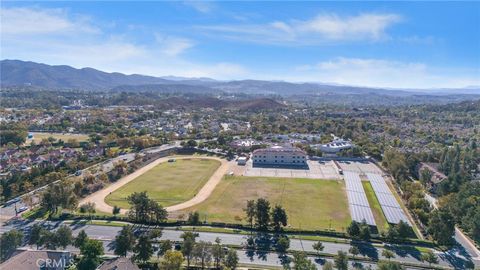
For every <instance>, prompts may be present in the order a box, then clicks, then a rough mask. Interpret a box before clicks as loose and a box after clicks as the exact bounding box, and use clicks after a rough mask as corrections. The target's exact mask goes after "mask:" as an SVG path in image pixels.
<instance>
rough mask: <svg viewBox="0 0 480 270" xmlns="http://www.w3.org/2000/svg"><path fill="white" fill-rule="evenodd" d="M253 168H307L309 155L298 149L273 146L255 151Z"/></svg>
mask: <svg viewBox="0 0 480 270" xmlns="http://www.w3.org/2000/svg"><path fill="white" fill-rule="evenodd" d="M252 160H253V166H254V167H255V166H275V167H277V166H278V167H281V166H285V167H291V166H298V167H306V166H307V154H306V153H305V151H303V150H301V149H298V148H296V147H282V146H273V147H270V148H265V149H257V150H255V151H253V156H252Z"/></svg>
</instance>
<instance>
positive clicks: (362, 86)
mask: <svg viewBox="0 0 480 270" xmlns="http://www.w3.org/2000/svg"><path fill="white" fill-rule="evenodd" d="M2 61H22V62H26V63H34V64H40V65H47V66H52V67H61V66H67V67H70V68H74V69H77V70H82V69H95V70H96V71H100V72H105V73H108V74H123V75H127V76H131V75H139V76H151V77H156V78H161V79H165V80H170V81H172V82H176V81H178V82H182V81H188V80H192V81H194V80H207V81H208V80H211V81H215V82H234V81H268V82H282V83H291V84H318V85H331V86H345V87H356V88H370V89H378V90H387V91H406V92H408V91H417V92H425V93H428V92H430V91H442V90H455V89H458V90H469V89H473V90H477V89H480V85H468V86H465V87H456V88H392V87H376V86H364V85H352V84H339V83H331V82H313V81H297V82H294V81H285V80H259V79H250V78H243V79H232V80H218V79H215V78H209V77H182V76H175V75H161V76H152V75H145V74H140V73H123V72H119V71H111V72H110V71H103V70H99V69H96V68H92V67H79V68H76V67H72V66H70V65H61V64H59V65H50V64H47V63H40V62H33V61H25V60H19V59H1V60H0V62H2Z"/></svg>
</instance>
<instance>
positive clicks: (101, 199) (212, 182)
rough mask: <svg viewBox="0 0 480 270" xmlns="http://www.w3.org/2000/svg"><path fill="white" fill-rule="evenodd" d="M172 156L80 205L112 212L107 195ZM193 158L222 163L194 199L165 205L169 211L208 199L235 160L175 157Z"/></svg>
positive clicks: (103, 190) (98, 193)
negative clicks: (91, 204)
mask: <svg viewBox="0 0 480 270" xmlns="http://www.w3.org/2000/svg"><path fill="white" fill-rule="evenodd" d="M171 158H172V157H163V158H159V159H157V160H155V161H153V162H152V163H150V164H148V165H146V166H144V167H142V168H140V169H138V170H137V171H135V172H133V173H131V174H129V175H126V176H124V177H122V178H120V180H118V181H117V182H115V183H113V184H111V185H110V186H108V187H106V188H104V189H102V190H99V191H97V192H95V193H93V194H91V195H89V196H88V197H86V198H84V199H82V200H81V201H80V203H79V205H82V204H85V203H87V202H93V203H95V208H96V209H97V210H99V211H101V212H105V213H112V210H113V207H112V206H110V205H108V204H107V203H105V197H107V196H108V195H109V194H110V193H112V192H113V191H115V190H117V189H118V188H120V187H121V186H123V185H125V184H127V183H128V182H130V181H132V180H133V179H135V178H137V177H139V176H140V175H142V174H144V173H145V172H147V171H148V170H150V169H152V168H153V167H155V166H157V165H158V164H160V163H163V162H167V161H168V160H169V159H171ZM193 158H198V159H214V160H218V161H220V162H221V165H220V167H219V168H218V169H217V170H216V171H215V173H213V175H212V176H211V177H210V179H209V180H208V182H207V183H205V185H204V186H203V187H202V189H200V191H199V192H198V193H197V194H196V195H195V197H193V198H192V199H190V200H188V201H186V202H183V203H179V204H176V205H172V206H169V207H165V209H166V210H167V211H168V212H173V211H178V210H182V209H185V208H188V207H191V206H194V205H196V204H199V203H201V202H203V201H204V200H206V199H207V198H208V197H209V196H210V194H212V191H213V190H214V189H215V187H216V186H217V184H218V183H219V182H220V180H222V178H223V176H224V175H225V174H226V173H227V170H228V168H229V167H230V165H229V164H230V163H231V162H234V161H231V162H228V161H226V160H225V159H220V158H217V157H203V156H202V157H196V156H185V157H175V159H193ZM127 211H128V210H127V209H121V210H120V213H121V214H126V213H127Z"/></svg>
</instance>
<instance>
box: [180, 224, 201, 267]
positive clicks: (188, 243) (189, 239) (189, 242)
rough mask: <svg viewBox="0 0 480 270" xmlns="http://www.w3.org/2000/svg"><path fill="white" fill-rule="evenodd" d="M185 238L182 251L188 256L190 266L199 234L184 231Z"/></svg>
mask: <svg viewBox="0 0 480 270" xmlns="http://www.w3.org/2000/svg"><path fill="white" fill-rule="evenodd" d="M180 237H181V238H182V239H183V245H182V253H183V256H185V257H186V258H187V268H190V260H191V258H192V252H193V248H194V246H195V238H197V237H198V234H196V233H193V232H184V233H183V234H182V235H181V236H180Z"/></svg>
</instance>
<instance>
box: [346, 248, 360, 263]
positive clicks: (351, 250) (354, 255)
mask: <svg viewBox="0 0 480 270" xmlns="http://www.w3.org/2000/svg"><path fill="white" fill-rule="evenodd" d="M348 252H350V253H351V254H352V255H353V259H354V260H355V257H356V256H357V255H358V254H360V250H359V249H358V247H356V246H352V247H350V249H348Z"/></svg>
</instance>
